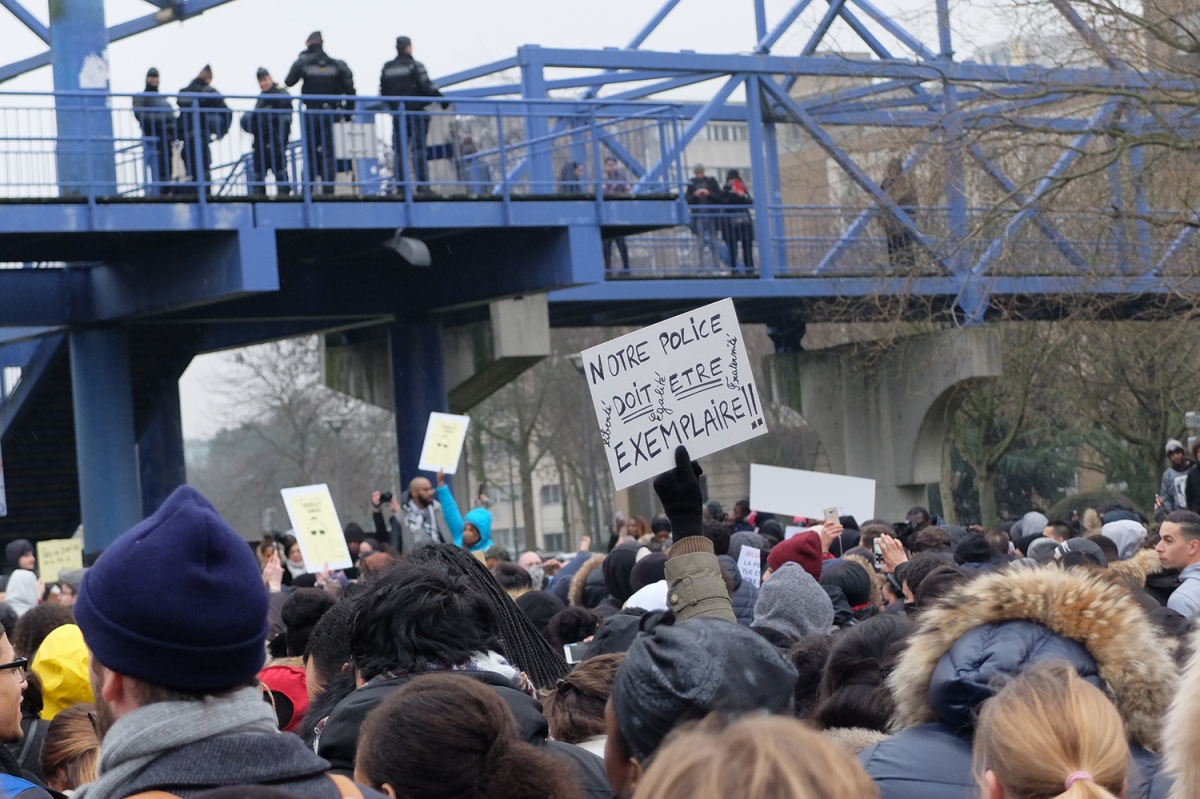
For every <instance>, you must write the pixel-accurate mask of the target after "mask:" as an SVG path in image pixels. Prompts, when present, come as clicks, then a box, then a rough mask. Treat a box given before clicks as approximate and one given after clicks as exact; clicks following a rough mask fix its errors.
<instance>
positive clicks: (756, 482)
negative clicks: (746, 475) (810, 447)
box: [750, 463, 875, 530]
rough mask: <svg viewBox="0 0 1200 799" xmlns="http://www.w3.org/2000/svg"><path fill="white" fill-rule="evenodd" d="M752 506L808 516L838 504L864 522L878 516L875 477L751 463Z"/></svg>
mask: <svg viewBox="0 0 1200 799" xmlns="http://www.w3.org/2000/svg"><path fill="white" fill-rule="evenodd" d="M750 507H752V508H754V509H755V510H761V511H766V512H767V513H781V514H786V515H788V516H804V517H805V518H808V519H820V518H822V516H823V515H824V512H825V508H830V507H837V509H838V513H839V514H840V515H849V516H853V517H854V518H855V519H857V520H858V521H859V522H863V521H866V520H867V519H871V518H874V517H875V481H874V480H869V479H867V478H865V477H848V476H846V475H844V474H828V473H826V472H808V471H805V470H803V469H785V468H783V467H781V466H764V465H762V464H761V463H752V464H750ZM788 529H789V530H790V529H791V528H788Z"/></svg>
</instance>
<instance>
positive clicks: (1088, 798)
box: [975, 661, 1129, 799]
mask: <svg viewBox="0 0 1200 799" xmlns="http://www.w3.org/2000/svg"><path fill="white" fill-rule="evenodd" d="M1128 760H1129V745H1128V744H1127V743H1126V742H1125V731H1124V728H1123V724H1122V721H1121V715H1120V714H1119V713H1118V712H1117V709H1116V708H1115V707H1114V706H1113V703H1112V702H1111V701H1110V700H1109V699H1108V697H1106V696H1105V695H1104V694H1103V693H1102V692H1101V691H1100V689H1098V688H1096V687H1095V686H1093V685H1092V684H1090V683H1088V682H1086V681H1084V680H1083V679H1081V678H1080V677H1079V675H1078V674H1077V673H1076V672H1075V670H1074V669H1073V668H1071V666H1070V665H1069V664H1067V663H1065V662H1062V661H1046V662H1044V663H1039V664H1038V665H1036V666H1034V667H1033V668H1031V669H1030V670H1029V671H1026V672H1025V673H1023V674H1021V675H1020V676H1018V677H1016V678H1015V679H1013V681H1012V682H1010V683H1009V684H1008V685H1006V686H1005V687H1004V688H1003V689H1001V690H1000V692H999V693H997V694H996V695H995V696H994V697H993V698H991V699H989V700H988V701H987V702H986V703H985V704H984V706H983V712H982V713H981V714H980V717H979V724H978V726H977V727H976V728H975V776H976V779H978V780H979V785H980V787H981V789H982V795H983V797H985V799H1050V798H1051V797H1056V798H1057V799H1113V797H1124V796H1125V789H1126V776H1125V775H1126V768H1127V765H1128Z"/></svg>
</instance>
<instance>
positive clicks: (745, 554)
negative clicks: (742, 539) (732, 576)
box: [738, 544, 762, 588]
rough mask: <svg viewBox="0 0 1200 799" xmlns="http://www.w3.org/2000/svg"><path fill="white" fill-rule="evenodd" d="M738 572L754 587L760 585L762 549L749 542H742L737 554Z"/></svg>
mask: <svg viewBox="0 0 1200 799" xmlns="http://www.w3.org/2000/svg"><path fill="white" fill-rule="evenodd" d="M738 572H740V573H741V575H742V579H743V580H749V581H750V582H751V583H753V584H754V587H755V588H759V587H761V586H762V550H760V549H758V548H757V547H752V546H750V545H749V544H742V551H741V554H739V555H738Z"/></svg>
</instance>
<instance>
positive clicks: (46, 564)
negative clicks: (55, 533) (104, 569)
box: [37, 538, 83, 583]
mask: <svg viewBox="0 0 1200 799" xmlns="http://www.w3.org/2000/svg"><path fill="white" fill-rule="evenodd" d="M37 565H38V574H40V575H41V576H42V581H43V582H45V583H56V582H58V575H59V573H60V572H69V571H71V570H72V569H82V568H83V542H82V541H79V540H77V539H74V538H60V539H56V540H54V541H38V542H37Z"/></svg>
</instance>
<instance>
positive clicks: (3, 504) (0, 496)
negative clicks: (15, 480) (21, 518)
mask: <svg viewBox="0 0 1200 799" xmlns="http://www.w3.org/2000/svg"><path fill="white" fill-rule="evenodd" d="M7 515H8V497H7V496H6V495H5V493H4V453H3V452H0V516H7Z"/></svg>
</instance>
